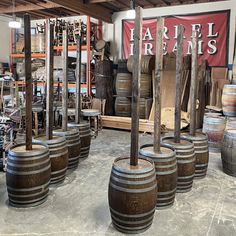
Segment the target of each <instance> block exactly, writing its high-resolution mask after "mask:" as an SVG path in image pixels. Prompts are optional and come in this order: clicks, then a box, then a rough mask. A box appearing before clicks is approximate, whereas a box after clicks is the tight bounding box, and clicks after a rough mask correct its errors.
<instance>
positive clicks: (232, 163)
mask: <svg viewBox="0 0 236 236" xmlns="http://www.w3.org/2000/svg"><path fill="white" fill-rule="evenodd" d="M221 159H222V164H223V171H224V172H225V173H226V174H228V175H231V176H234V177H236V130H235V129H234V130H233V129H229V130H226V131H225V133H224V140H223V144H222V149H221Z"/></svg>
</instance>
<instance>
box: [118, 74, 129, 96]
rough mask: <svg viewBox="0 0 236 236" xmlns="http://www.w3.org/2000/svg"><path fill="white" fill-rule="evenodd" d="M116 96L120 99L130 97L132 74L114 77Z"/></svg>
mask: <svg viewBox="0 0 236 236" xmlns="http://www.w3.org/2000/svg"><path fill="white" fill-rule="evenodd" d="M116 94H117V95H118V96H120V97H130V96H131V95H132V74H130V73H118V74H117V76H116Z"/></svg>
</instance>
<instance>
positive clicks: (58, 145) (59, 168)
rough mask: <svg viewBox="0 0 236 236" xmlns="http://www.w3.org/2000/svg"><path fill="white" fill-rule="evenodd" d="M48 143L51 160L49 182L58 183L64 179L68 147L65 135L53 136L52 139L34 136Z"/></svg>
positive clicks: (37, 139)
mask: <svg viewBox="0 0 236 236" xmlns="http://www.w3.org/2000/svg"><path fill="white" fill-rule="evenodd" d="M36 141H40V142H43V143H45V144H46V145H48V148H49V157H50V161H51V182H50V184H59V183H62V182H63V181H64V180H65V177H66V171H67V167H68V147H67V143H66V139H65V137H60V136H53V139H51V140H47V138H46V136H45V135H43V136H40V137H37V138H36Z"/></svg>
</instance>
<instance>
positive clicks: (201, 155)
mask: <svg viewBox="0 0 236 236" xmlns="http://www.w3.org/2000/svg"><path fill="white" fill-rule="evenodd" d="M182 136H183V137H184V138H186V139H188V140H190V141H191V142H193V144H194V150H195V156H196V164H195V175H194V178H197V179H201V178H204V177H205V176H206V173H207V167H208V162H209V150H208V141H207V137H206V135H205V134H203V133H199V132H197V133H196V134H195V136H192V135H190V134H189V133H183V134H182Z"/></svg>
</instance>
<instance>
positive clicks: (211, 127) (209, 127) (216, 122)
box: [202, 117, 226, 152]
mask: <svg viewBox="0 0 236 236" xmlns="http://www.w3.org/2000/svg"><path fill="white" fill-rule="evenodd" d="M225 127H226V120H225V118H224V117H205V118H204V121H203V128H202V132H203V133H205V134H206V135H207V139H208V145H209V149H210V151H211V152H220V150H221V146H222V140H223V136H224V130H225Z"/></svg>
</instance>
